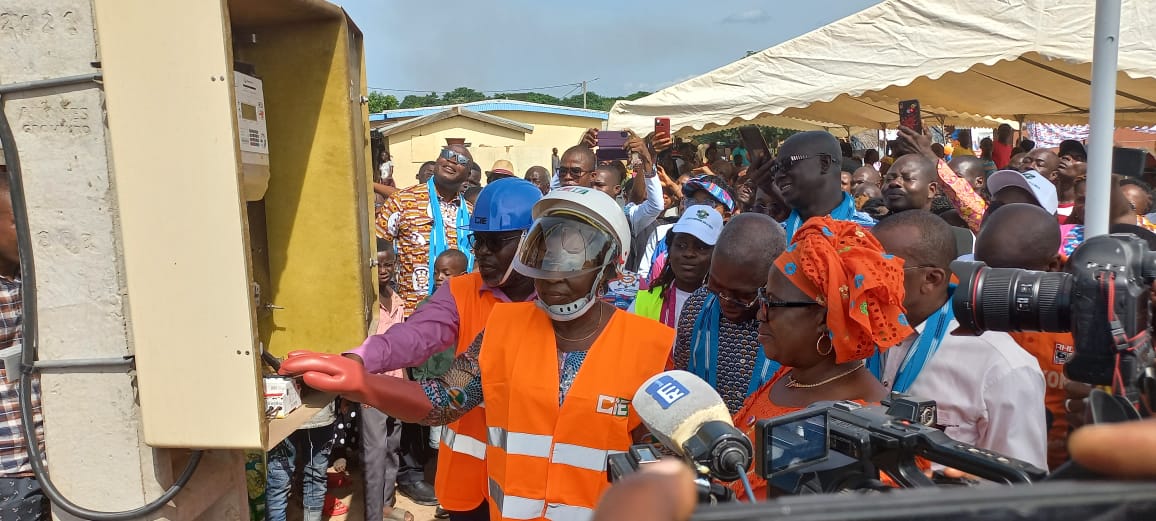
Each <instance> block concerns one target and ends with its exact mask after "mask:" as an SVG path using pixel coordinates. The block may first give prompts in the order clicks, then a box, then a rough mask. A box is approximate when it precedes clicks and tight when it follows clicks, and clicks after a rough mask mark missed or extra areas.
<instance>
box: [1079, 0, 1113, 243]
mask: <svg viewBox="0 0 1156 521" xmlns="http://www.w3.org/2000/svg"><path fill="white" fill-rule="evenodd" d="M1120 1H1121V0H1096V32H1095V40H1094V44H1093V48H1092V104H1091V107H1090V110H1089V115H1088V124H1089V125H1090V126H1091V129H1090V132H1089V134H1088V199H1087V201H1088V206H1087V210H1086V211H1085V222H1084V224H1085V226H1086V227H1087V228H1086V229H1085V237H1093V236H1096V235H1105V234H1107V233H1108V206H1109V201H1110V199H1111V187H1112V177H1111V173H1112V135H1113V132H1114V131H1115V127H1116V60H1117V58H1118V52H1119V48H1120V41H1119V40H1120Z"/></svg>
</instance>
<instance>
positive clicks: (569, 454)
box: [550, 443, 625, 472]
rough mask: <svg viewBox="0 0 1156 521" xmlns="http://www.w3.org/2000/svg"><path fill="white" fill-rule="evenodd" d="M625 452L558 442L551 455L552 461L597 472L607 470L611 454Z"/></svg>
mask: <svg viewBox="0 0 1156 521" xmlns="http://www.w3.org/2000/svg"><path fill="white" fill-rule="evenodd" d="M623 452H625V451H621V450H602V449H592V448H590V447H583V446H581V445H571V444H569V443H557V444H555V445H554V454H553V455H552V456H550V461H551V462H554V463H560V464H562V465H570V466H571V467H578V468H582V469H587V470H593V471H595V472H605V471H606V458H607V457H609V456H610V455H611V454H622V453H623Z"/></svg>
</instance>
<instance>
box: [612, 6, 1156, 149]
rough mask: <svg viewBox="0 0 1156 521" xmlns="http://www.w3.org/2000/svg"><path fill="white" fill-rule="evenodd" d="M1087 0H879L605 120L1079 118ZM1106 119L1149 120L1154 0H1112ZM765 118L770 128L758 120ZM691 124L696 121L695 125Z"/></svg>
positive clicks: (706, 124)
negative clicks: (1116, 14) (916, 107)
mask: <svg viewBox="0 0 1156 521" xmlns="http://www.w3.org/2000/svg"><path fill="white" fill-rule="evenodd" d="M1094 14H1095V0H1063V1H1056V0H887V1H884V2H882V3H880V4H878V5H876V6H873V7H870V8H868V9H865V10H863V11H860V12H858V13H855V14H853V15H851V16H848V17H846V18H843V19H841V20H838V21H836V22H833V23H831V24H828V25H826V26H823V27H821V28H819V29H816V30H814V31H812V32H810V33H807V34H805V35H802V36H799V37H797V38H795V39H792V40H789V41H786V42H783V43H781V44H779V45H776V46H774V47H771V48H769V49H766V50H764V51H762V52H759V53H756V54H753V55H751V56H748V57H746V58H744V59H742V60H739V61H737V62H734V63H731V64H729V65H726V66H724V67H722V68H719V69H716V70H714V71H711V72H709V73H707V74H704V75H702V76H698V77H696V78H692V79H690V80H687V81H684V82H682V83H679V84H677V85H674V86H671V87H668V88H666V89H663V90H661V91H659V92H656V93H654V94H651V95H650V96H646V97H644V98H641V99H638V100H635V101H619V102H618V103H615V104H614V107H613V108H612V109H611V110H610V120H609V122H608V127H609V128H628V129H632V130H635V131H649V130H650V129H651V128H652V127H653V124H654V122H653V118H654V117H657V116H667V117H670V118H671V127H672V130H674V131H683V132H687V131H701V130H708V129H710V128H716V127H718V128H721V127H725V126H733V125H736V124H743V123H745V122H753V123H762V122H763V121H762V120H764V119H767V118H778V119H779V120H780V121H781V118H782V117H788V118H797V119H803V120H807V121H811V122H823V123H821V125H829V126H831V127H839V126H852V127H862V128H879V127H881V126H883V125H886V126H888V127H894V126H896V125H897V124H898V120H899V117H898V114H897V112H898V110H897V106H898V101H899V100H904V99H918V100H920V103H921V105H922V107H923V112H924V116H925V119H928V120H931V121H936V119H937V118H936V117H935V116H938V118H941V119H942V121H943V122H945V123H947V124H955V125H963V126H986V127H991V126H994V124H993V123H992V119H1000V120H1028V121H1040V122H1048V123H1087V120H1088V107H1089V103H1090V97H1091V88H1090V86H1089V85H1090V83H1091V76H1092V67H1091V64H1090V62H1091V59H1092V33H1093V25H1094ZM1120 19H1121V25H1120V41H1119V44H1120V52H1119V66H1118V69H1119V71H1120V73H1119V76H1118V83H1117V96H1116V124H1117V126H1131V125H1150V124H1154V123H1156V9H1154V8H1153V4H1152V2H1150V1H1147V0H1123V7H1122V11H1121V17H1120ZM767 124H774V123H767ZM692 129H693V130H692Z"/></svg>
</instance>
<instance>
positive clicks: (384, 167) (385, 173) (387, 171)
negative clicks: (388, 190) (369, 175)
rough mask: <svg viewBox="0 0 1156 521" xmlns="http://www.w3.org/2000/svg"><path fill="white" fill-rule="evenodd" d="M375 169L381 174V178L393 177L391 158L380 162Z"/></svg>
mask: <svg viewBox="0 0 1156 521" xmlns="http://www.w3.org/2000/svg"><path fill="white" fill-rule="evenodd" d="M377 171H378V173H380V174H381V178H382V179H389V178H390V177H393V160H392V159H391V160H389V161H386V162H384V163H382V164H381V166H380V167H378V169H377Z"/></svg>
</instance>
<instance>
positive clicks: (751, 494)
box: [735, 464, 759, 503]
mask: <svg viewBox="0 0 1156 521" xmlns="http://www.w3.org/2000/svg"><path fill="white" fill-rule="evenodd" d="M735 470H738V471H739V479H740V480H742V482H743V490H744V491H746V493H747V501H749V502H751V503H757V502H758V501H759V499H758V498H756V497H755V491H754V489H752V488H751V480H749V479H747V469H744V468H743V466H742V465H739V464H735Z"/></svg>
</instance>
